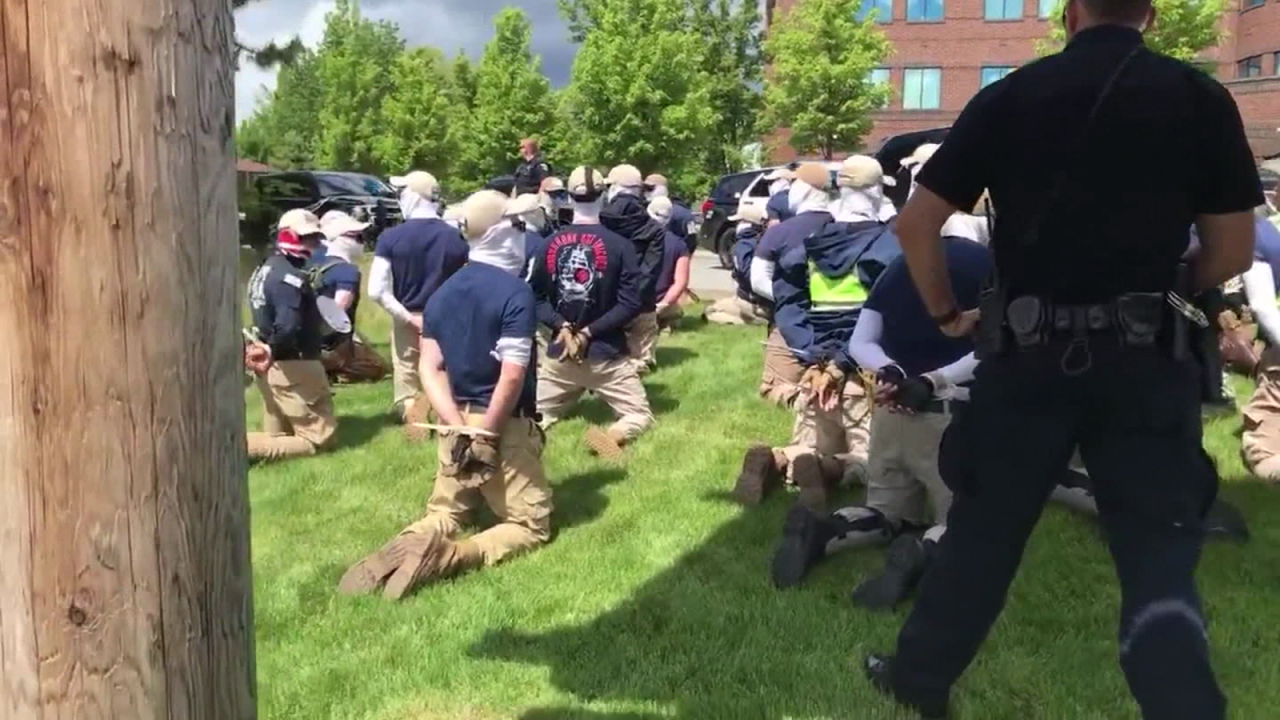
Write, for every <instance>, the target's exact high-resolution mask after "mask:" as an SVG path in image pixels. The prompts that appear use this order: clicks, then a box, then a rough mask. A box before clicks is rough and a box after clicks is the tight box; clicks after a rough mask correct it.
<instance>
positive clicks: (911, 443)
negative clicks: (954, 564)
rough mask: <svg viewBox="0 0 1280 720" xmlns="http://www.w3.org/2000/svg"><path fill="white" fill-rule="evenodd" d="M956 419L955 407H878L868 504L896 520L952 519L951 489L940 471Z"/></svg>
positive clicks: (873, 416)
mask: <svg viewBox="0 0 1280 720" xmlns="http://www.w3.org/2000/svg"><path fill="white" fill-rule="evenodd" d="M950 423H951V413H950V412H946V413H918V414H915V415H905V414H903V413H895V412H890V411H889V410H888V409H887V408H883V407H878V408H876V409H875V411H874V412H872V414H871V448H870V450H871V456H870V458H869V464H870V467H869V472H868V475H867V502H866V505H867V507H870V508H874V509H876V510H879V511H880V512H882V513H884V515H885V517H887V518H888V519H889V520H890V521H891V522H894V523H897V522H901V521H906V522H910V523H914V524H916V525H946V524H947V512H948V511H950V509H951V490H949V489H948V488H947V486H946V483H944V482H942V475H941V474H940V473H939V471H938V447H939V446H940V445H941V443H942V433H943V432H944V431H945V430H946V429H947V425H948V424H950Z"/></svg>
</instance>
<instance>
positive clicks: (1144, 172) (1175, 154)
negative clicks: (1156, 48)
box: [918, 26, 1262, 302]
mask: <svg viewBox="0 0 1280 720" xmlns="http://www.w3.org/2000/svg"><path fill="white" fill-rule="evenodd" d="M1141 43H1142V36H1141V34H1140V33H1139V32H1138V31H1137V30H1134V29H1132V28H1127V27H1121V26H1101V27H1095V28H1091V29H1089V30H1085V31H1083V32H1081V33H1079V34H1078V35H1077V36H1076V37H1075V38H1073V39H1072V41H1071V42H1070V43H1069V44H1068V45H1067V48H1066V49H1065V50H1064V51H1063V52H1061V53H1058V54H1056V55H1053V56H1051V57H1047V58H1044V59H1042V60H1039V61H1037V62H1035V63H1032V64H1030V65H1027V66H1026V67H1024V68H1022V69H1020V70H1018V71H1017V72H1014V73H1012V74H1010V75H1009V76H1008V77H1006V78H1005V79H1004V80H1001V81H999V82H997V83H995V84H993V85H990V86H988V87H987V88H986V89H984V90H982V91H981V92H980V93H978V95H977V96H976V97H974V99H973V100H972V101H970V103H969V105H968V107H966V108H965V110H964V113H963V114H962V115H961V116H960V118H959V119H958V120H957V121H956V124H955V126H954V127H953V128H952V129H951V132H950V134H949V135H948V136H947V139H946V141H945V142H943V143H942V147H941V148H939V150H938V152H937V154H935V155H934V156H933V158H932V159H931V160H930V161H929V162H928V163H927V164H926V165H925V166H924V168H923V169H922V170H921V172H920V175H919V177H918V180H919V183H920V184H921V185H922V186H924V187H926V188H928V189H929V190H931V191H933V192H935V193H937V194H938V195H939V196H941V197H942V198H943V199H945V200H947V201H948V202H949V203H951V204H952V205H953V206H955V207H957V208H961V209H965V210H967V209H969V208H972V207H973V206H974V204H975V203H976V202H977V200H978V197H979V196H980V195H981V194H982V191H983V189H984V188H989V189H990V192H991V199H992V202H993V204H994V206H995V210H996V214H997V220H996V225H995V239H994V241H993V250H994V252H995V257H996V265H997V267H999V269H1000V273H1001V277H1002V279H1003V282H1004V284H1005V286H1006V287H1007V288H1008V290H1009V292H1010V293H1011V294H1013V295H1018V294H1040V295H1048V296H1050V297H1051V298H1053V299H1055V300H1057V301H1059V302H1093V301H1106V300H1108V299H1110V298H1113V297H1115V296H1116V295H1119V294H1122V293H1125V292H1141V291H1162V290H1167V289H1170V288H1171V287H1172V286H1173V282H1174V275H1175V269H1176V267H1177V264H1178V262H1179V260H1180V258H1181V256H1182V254H1183V251H1184V250H1185V249H1186V247H1187V240H1188V238H1187V228H1188V227H1189V226H1190V225H1191V224H1192V223H1193V221H1194V219H1195V218H1196V216H1198V215H1202V214H1223V213H1232V212H1240V211H1244V210H1250V209H1252V208H1254V207H1256V206H1257V205H1259V204H1261V203H1262V188H1261V183H1260V181H1259V178H1258V171H1257V166H1256V165H1255V164H1254V160H1253V156H1252V153H1251V152H1250V149H1249V144H1248V141H1247V139H1246V137H1245V134H1244V128H1243V124H1242V122H1241V120H1240V113H1239V110H1238V109H1237V108H1236V105H1235V101H1234V100H1232V98H1231V95H1230V94H1229V93H1228V92H1227V91H1226V89H1225V88H1223V87H1222V85H1220V84H1219V83H1218V82H1217V81H1216V80H1214V79H1213V78H1212V77H1210V76H1209V75H1207V74H1205V73H1204V72H1201V71H1200V70H1198V69H1196V68H1194V67H1192V66H1190V65H1187V64H1185V63H1182V62H1179V61H1177V60H1173V59H1171V58H1168V57H1164V56H1162V55H1157V54H1155V53H1152V52H1150V51H1147V50H1145V49H1143V50H1140V51H1139V52H1138V54H1137V55H1136V56H1135V57H1134V58H1133V60H1132V62H1130V64H1129V66H1128V68H1127V69H1126V70H1125V72H1124V73H1123V75H1122V76H1121V77H1120V79H1119V81H1118V82H1117V83H1116V85H1115V87H1114V90H1113V91H1112V93H1111V95H1110V96H1109V97H1108V98H1107V99H1106V101H1105V102H1104V104H1103V105H1102V108H1101V110H1100V112H1099V113H1098V116H1097V120H1096V122H1095V125H1094V127H1093V128H1092V129H1091V130H1089V134H1088V137H1087V139H1086V140H1085V141H1084V145H1083V146H1079V145H1078V142H1079V138H1080V137H1081V132H1082V130H1083V128H1084V125H1085V119H1086V118H1087V117H1088V115H1089V111H1090V110H1091V109H1092V108H1093V106H1094V104H1095V102H1096V101H1097V98H1098V97H1099V95H1100V94H1101V92H1102V89H1103V87H1104V85H1105V84H1106V82H1107V80H1108V78H1110V77H1111V75H1112V73H1113V72H1114V71H1115V69H1116V68H1117V67H1119V65H1120V63H1121V62H1122V61H1123V60H1124V58H1125V57H1126V56H1128V55H1129V54H1130V53H1131V52H1132V51H1133V50H1134V48H1136V47H1138V46H1139V45H1140V44H1141ZM1063 173H1066V175H1065V178H1066V181H1065V182H1064V183H1063V188H1064V189H1063V191H1062V193H1061V194H1060V195H1059V196H1058V198H1057V199H1056V200H1055V201H1054V202H1052V203H1051V204H1049V203H1048V198H1049V196H1050V195H1051V189H1052V188H1053V187H1054V186H1055V185H1056V184H1057V183H1058V181H1059V178H1060V177H1063ZM1047 204H1048V207H1047V208H1046V205H1047ZM1042 208H1044V209H1043V215H1042V217H1043V221H1042V222H1041V223H1040V226H1039V239H1038V241H1037V242H1035V243H1034V245H1028V244H1027V237H1028V235H1029V233H1030V231H1031V229H1032V227H1033V225H1035V223H1034V222H1033V218H1035V217H1036V216H1037V215H1038V214H1040V213H1041V212H1042Z"/></svg>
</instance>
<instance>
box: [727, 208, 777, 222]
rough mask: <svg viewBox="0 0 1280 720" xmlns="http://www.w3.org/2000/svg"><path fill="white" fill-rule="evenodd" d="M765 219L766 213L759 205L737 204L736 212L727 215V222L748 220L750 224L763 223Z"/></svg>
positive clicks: (766, 217)
mask: <svg viewBox="0 0 1280 720" xmlns="http://www.w3.org/2000/svg"><path fill="white" fill-rule="evenodd" d="M767 219H768V215H766V214H765V211H764V208H763V207H760V206H759V205H739V206H738V212H736V213H734V214H732V215H730V216H729V222H749V223H751V224H752V225H763V224H764V221H765V220H767Z"/></svg>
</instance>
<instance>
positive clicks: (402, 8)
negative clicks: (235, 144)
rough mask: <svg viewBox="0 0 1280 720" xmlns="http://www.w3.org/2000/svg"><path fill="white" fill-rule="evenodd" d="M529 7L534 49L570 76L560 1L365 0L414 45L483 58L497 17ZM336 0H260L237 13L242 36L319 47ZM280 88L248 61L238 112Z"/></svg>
mask: <svg viewBox="0 0 1280 720" xmlns="http://www.w3.org/2000/svg"><path fill="white" fill-rule="evenodd" d="M507 5H515V6H517V7H520V8H522V9H524V11H525V12H526V13H527V14H528V15H529V19H530V22H531V23H532V24H533V49H534V52H535V53H537V54H538V55H540V56H542V70H543V72H544V73H546V74H547V75H548V77H550V79H551V82H552V83H553V84H555V85H561V84H563V83H565V82H566V81H567V80H568V77H569V66H570V65H571V64H572V62H573V55H574V52H575V50H576V48H575V47H574V45H573V44H572V43H570V42H569V37H568V31H567V30H566V29H565V27H564V23H563V21H562V20H561V18H560V17H559V15H558V13H557V11H556V3H555V0H516V1H514V2H512V0H365V1H364V2H363V3H362V5H361V7H362V10H363V11H364V13H365V16H366V17H369V18H373V19H377V20H390V21H392V22H395V23H396V24H397V25H399V26H400V33H401V35H403V36H404V38H405V41H406V42H407V43H408V44H409V45H411V46H417V45H431V46H434V47H437V48H439V49H440V50H442V51H443V52H444V53H445V54H446V55H450V56H452V55H454V54H455V53H457V52H458V51H463V52H465V53H467V55H469V56H471V57H472V58H473V59H474V58H478V57H479V56H480V52H481V50H482V49H483V48H484V44H485V43H486V42H488V40H489V37H490V35H491V34H492V32H493V30H492V29H493V16H494V15H496V14H497V13H498V11H499V10H501V9H502V8H503V7H504V6H507ZM332 9H333V1H332V0H258V2H251V3H249V4H248V5H246V6H245V7H243V8H241V9H240V10H239V11H238V12H237V13H236V34H237V37H238V38H239V39H240V41H241V42H244V43H246V44H248V45H263V44H266V43H267V42H270V41H272V40H275V41H277V42H287V41H288V40H289V39H290V38H292V37H294V36H298V37H301V38H302V41H303V42H304V43H306V44H307V45H308V46H312V47H314V46H315V45H316V44H317V43H319V41H320V39H321V37H322V36H323V35H324V16H325V15H326V14H327V13H328V12H329V11H330V10H332ZM274 87H275V72H274V71H270V70H263V69H261V68H258V67H255V66H253V64H252V63H248V62H246V63H243V67H241V69H240V72H239V73H237V74H236V113H237V117H239V118H241V119H244V118H246V117H249V115H251V114H252V112H253V109H254V108H255V107H257V105H258V102H259V100H260V99H261V97H262V96H263V94H264V93H265V92H266V91H267V90H269V89H270V88H274Z"/></svg>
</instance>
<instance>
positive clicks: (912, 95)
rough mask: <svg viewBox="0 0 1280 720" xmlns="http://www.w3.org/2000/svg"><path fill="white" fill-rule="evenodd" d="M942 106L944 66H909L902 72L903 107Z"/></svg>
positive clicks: (931, 108) (930, 108)
mask: <svg viewBox="0 0 1280 720" xmlns="http://www.w3.org/2000/svg"><path fill="white" fill-rule="evenodd" d="M940 107H942V68H907V69H906V70H905V71H903V73H902V109H903V110H937V109H938V108H940Z"/></svg>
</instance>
